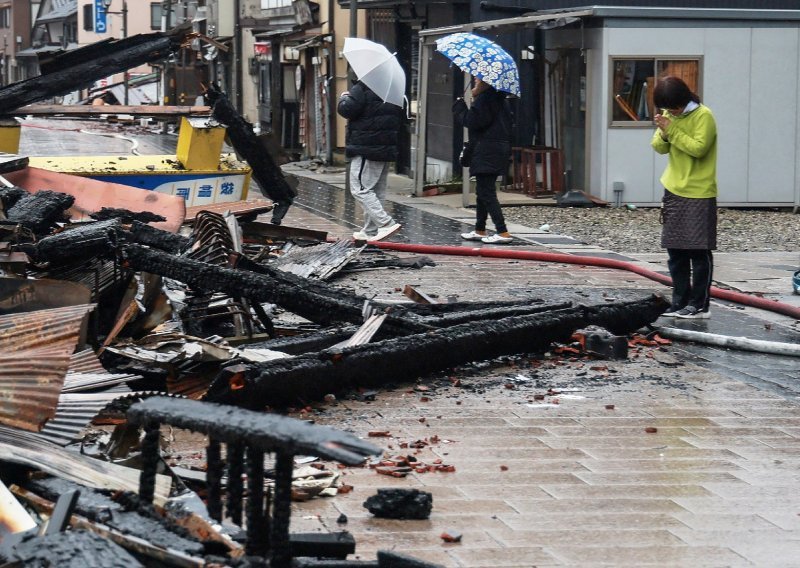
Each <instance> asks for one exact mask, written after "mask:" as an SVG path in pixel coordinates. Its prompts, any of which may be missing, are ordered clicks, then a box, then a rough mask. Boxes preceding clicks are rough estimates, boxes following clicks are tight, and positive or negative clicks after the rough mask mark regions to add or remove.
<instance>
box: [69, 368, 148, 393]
mask: <svg viewBox="0 0 800 568" xmlns="http://www.w3.org/2000/svg"><path fill="white" fill-rule="evenodd" d="M141 378H142V377H141V376H139V375H129V374H127V373H126V374H122V373H106V372H102V373H71V372H70V373H68V374H67V376H66V377H65V378H64V386H63V387H62V389H61V392H81V391H90V390H98V389H106V388H108V387H113V386H116V385H121V384H123V383H127V382H128V381H135V380H137V379H141Z"/></svg>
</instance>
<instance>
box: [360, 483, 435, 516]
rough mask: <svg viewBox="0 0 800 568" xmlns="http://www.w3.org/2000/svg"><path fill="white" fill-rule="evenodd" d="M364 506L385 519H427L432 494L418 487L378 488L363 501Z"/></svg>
mask: <svg viewBox="0 0 800 568" xmlns="http://www.w3.org/2000/svg"><path fill="white" fill-rule="evenodd" d="M364 508H365V509H367V510H368V511H369V512H370V513H372V514H373V515H375V516H376V517H382V518H385V519H427V518H428V517H430V514H431V510H433V495H431V494H430V493H428V492H427V491H420V490H419V489H378V492H377V493H376V494H375V495H372V496H370V497H368V498H367V500H366V501H364Z"/></svg>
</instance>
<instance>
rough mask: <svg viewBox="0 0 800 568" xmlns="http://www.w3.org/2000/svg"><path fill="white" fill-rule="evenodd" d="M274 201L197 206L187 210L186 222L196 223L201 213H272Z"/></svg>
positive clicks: (262, 200) (254, 200) (263, 200)
mask: <svg viewBox="0 0 800 568" xmlns="http://www.w3.org/2000/svg"><path fill="white" fill-rule="evenodd" d="M272 207H273V205H272V201H269V200H268V199H252V200H248V201H231V202H228V203H213V204H212V203H209V204H208V205H195V206H193V207H187V208H186V219H185V221H184V222H187V223H188V222H190V221H194V220H195V218H196V217H197V215H198V213H200V212H201V211H211V212H212V213H219V214H220V215H222V214H223V213H225V211H230V212H231V213H233V214H234V215H236V216H239V215H246V214H248V213H266V212H268V211H272Z"/></svg>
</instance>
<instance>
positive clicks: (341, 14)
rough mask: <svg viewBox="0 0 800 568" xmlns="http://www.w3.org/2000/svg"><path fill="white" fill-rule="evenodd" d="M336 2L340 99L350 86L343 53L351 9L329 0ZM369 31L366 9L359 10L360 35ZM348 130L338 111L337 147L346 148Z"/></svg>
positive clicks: (335, 30)
mask: <svg viewBox="0 0 800 568" xmlns="http://www.w3.org/2000/svg"><path fill="white" fill-rule="evenodd" d="M329 1H331V2H334V4H335V5H334V8H333V30H334V35H333V41H334V44H335V47H334V50H335V53H334V61H336V69H335V73H336V75H335V77H336V81H335V85H336V100H337V101H338V99H339V96H341V94H342V93H344V92H345V91H346V90H347V89H348V87H349V84H348V77H347V71H348V65H347V60H346V59H345V58H344V56H343V55H341V53H342V50H343V49H344V40H345V38H347V37H350V35H351V34H350V10H349V9H345V8H342V7H341V6H339V3H338V2H336V1H335V0H329ZM366 31H367V17H366V10H358V32H359V33H358V37H366ZM346 131H347V121H346V120H345V119H344V118H342V117H341V116H339V114H338V113H336V128H335V132H336V147H337V148H339V149H343V148H344V144H345V133H346Z"/></svg>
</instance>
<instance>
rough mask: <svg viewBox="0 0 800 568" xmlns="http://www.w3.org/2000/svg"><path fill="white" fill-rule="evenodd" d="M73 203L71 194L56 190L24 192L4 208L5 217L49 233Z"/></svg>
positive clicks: (38, 233) (35, 230) (36, 230)
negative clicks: (14, 201) (7, 207)
mask: <svg viewBox="0 0 800 568" xmlns="http://www.w3.org/2000/svg"><path fill="white" fill-rule="evenodd" d="M0 108H2V107H0ZM73 203H75V198H74V197H73V196H71V195H67V194H66V193H59V192H57V191H49V190H45V191H39V192H37V193H26V194H25V195H24V196H22V197H21V198H20V199H18V200H17V202H16V203H14V205H13V206H12V207H10V208H9V209H7V210H6V217H7V218H8V220H9V221H13V222H15V223H19V224H20V225H22V226H23V227H25V228H27V229H30V230H31V231H33V232H34V233H36V234H37V235H42V234H46V233H49V232H50V230H51V229H52V228H53V227H54V226H55V224H56V223H57V222H58V221H63V220H64V212H65V211H66V210H67V209H69V208H70V207H72V204H73Z"/></svg>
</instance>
